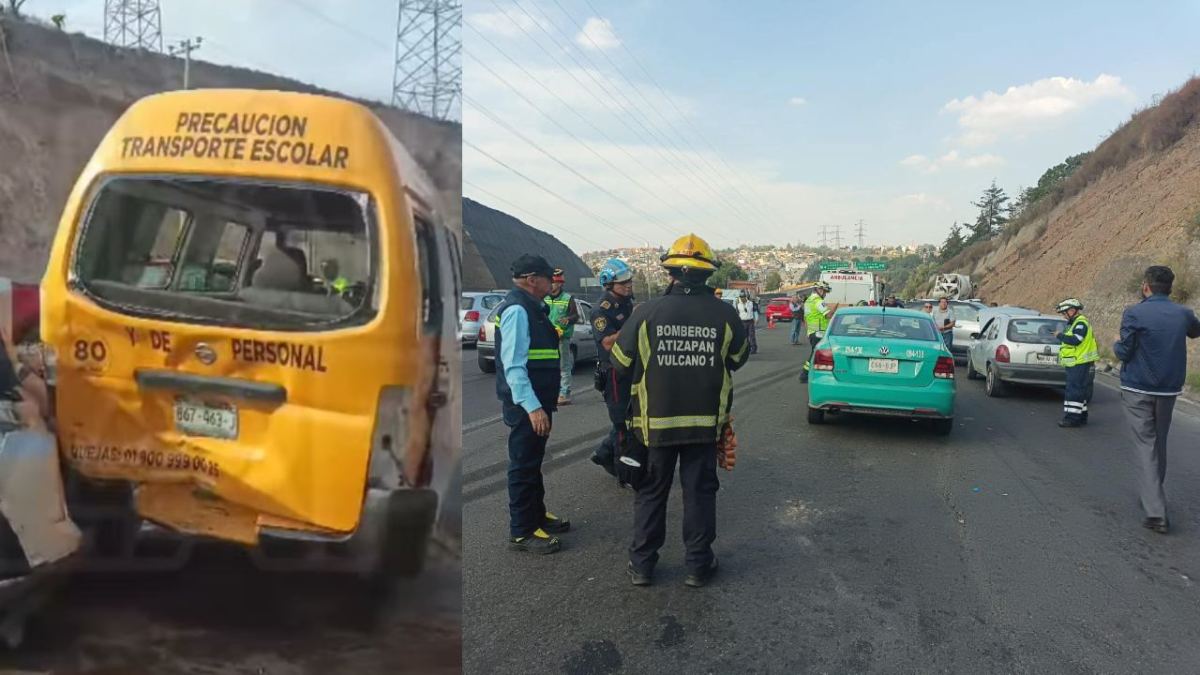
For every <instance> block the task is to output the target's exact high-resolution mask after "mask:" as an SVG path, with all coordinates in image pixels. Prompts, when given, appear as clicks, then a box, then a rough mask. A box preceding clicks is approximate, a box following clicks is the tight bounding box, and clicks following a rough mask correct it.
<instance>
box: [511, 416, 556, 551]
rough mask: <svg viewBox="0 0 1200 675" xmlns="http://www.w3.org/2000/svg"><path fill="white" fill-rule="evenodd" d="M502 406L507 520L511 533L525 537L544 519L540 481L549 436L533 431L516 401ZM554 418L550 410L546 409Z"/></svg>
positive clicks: (542, 485)
mask: <svg viewBox="0 0 1200 675" xmlns="http://www.w3.org/2000/svg"><path fill="white" fill-rule="evenodd" d="M501 405H502V406H504V411H503V412H504V423H505V424H506V425H508V429H509V431H508V522H509V533H510V534H511V535H512V536H513V537H528V536H529V535H531V534H533V531H534V530H536V529H538V528H539V527H541V526H542V525H543V523H544V522H545V520H546V486H545V485H544V484H543V483H542V459H544V458H545V456H546V441H548V440H549V439H550V437H549V436H538V435H537V434H536V433H534V431H533V424H532V423H530V421H529V414H528V413H526V412H525V409H524V408H522V407H521V406H519V405H508V404H507V403H502V404H501ZM546 415H547V416H549V417H551V418H552V419H553V416H554V415H553V413H551V412H550V411H546Z"/></svg>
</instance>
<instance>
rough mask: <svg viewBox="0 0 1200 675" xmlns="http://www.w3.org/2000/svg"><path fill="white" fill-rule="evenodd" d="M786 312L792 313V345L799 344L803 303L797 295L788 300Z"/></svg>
mask: <svg viewBox="0 0 1200 675" xmlns="http://www.w3.org/2000/svg"><path fill="white" fill-rule="evenodd" d="M788 311H789V312H791V313H792V344H793V345H798V344H800V330H801V329H802V328H803V327H804V302H803V301H801V300H800V294H799V293H797V294H795V295H793V296H792V297H790V298H788Z"/></svg>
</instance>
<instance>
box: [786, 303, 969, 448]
mask: <svg viewBox="0 0 1200 675" xmlns="http://www.w3.org/2000/svg"><path fill="white" fill-rule="evenodd" d="M954 390H955V387H954V357H953V356H952V355H951V354H950V350H949V349H947V348H946V344H945V343H944V342H943V341H942V338H941V336H940V335H939V334H938V332H937V330H936V329H935V328H934V325H933V320H932V319H931V318H930V316H929V315H928V314H925V313H924V312H918V311H913V310H907V309H895V308H884V307H848V308H844V309H839V310H838V311H837V313H835V314H834V315H833V320H832V321H831V322H830V324H829V330H828V331H826V333H825V337H824V338H823V339H822V340H821V342H820V343H818V344H817V346H816V351H815V352H814V354H813V360H812V370H811V372H810V373H809V380H808V421H809V423H810V424H821V423H822V422H824V421H825V415H826V414H827V413H853V414H861V415H876V416H886V417H907V418H911V419H927V420H930V421H931V423H932V424H933V427H934V430H935V431H937V432H938V433H939V434H948V433H950V431H951V430H952V429H953V428H954Z"/></svg>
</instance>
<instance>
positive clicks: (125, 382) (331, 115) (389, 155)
mask: <svg viewBox="0 0 1200 675" xmlns="http://www.w3.org/2000/svg"><path fill="white" fill-rule="evenodd" d="M214 147H216V148H217V149H215V150H214V149H213V148H214ZM106 191H107V192H106ZM290 195H294V196H295V198H291V197H290ZM281 196H282V198H281ZM105 200H108V201H107V202H106V201H105ZM138 200H141V201H138ZM155 200H161V201H163V203H164V204H166V203H168V201H169V208H170V209H175V210H177V211H178V212H179V213H180V214H181V215H179V216H178V224H175V221H170V222H171V227H175V228H177V229H175V230H171V232H172V233H175V234H177V236H178V241H179V243H178V244H173V246H174V248H171V246H162V245H161V242H162V241H163V240H164V236H165V235H163V232H165V231H166V229H164V228H165V226H163V227H159V226H158V225H156V223H157V222H158V221H157V220H154V221H153V222H150V226H152V227H159V229H158V230H154V231H152V233H151V234H152V235H153V236H152V238H153V239H154V244H153V245H154V248H155V250H156V251H157V250H158V249H161V250H164V251H167V253H166V254H163V255H166V256H167V257H166V258H163V259H154V258H152V257H147V258H146V259H145V260H139V261H136V262H137V264H138V265H140V267H131V265H132V264H133V263H128V262H126V261H117V263H120V264H122V265H124V267H122V268H121V274H123V275H124V276H120V275H118V274H116V273H109V272H104V271H101V272H97V271H96V270H97V269H102V268H104V266H105V265H109V266H112V265H114V264H117V263H113V262H112V261H110V260H101V262H100V263H93V261H92V259H91V258H90V257H89V256H92V257H96V256H100V255H102V253H101V254H97V253H95V251H96V250H100V251H102V252H103V251H104V250H105V249H104V246H105V244H104V242H103V241H101V242H100V243H99V244H96V245H95V246H93V244H92V243H90V242H91V240H90V239H88V237H93V236H96V237H99V236H101V234H103V235H104V236H108V237H109V238H113V237H119V236H133V235H129V234H128V233H126V232H124V231H121V230H120V228H121V227H128V228H135V227H142V226H143V225H146V222H149V221H147V219H146V218H144V217H141V216H142V215H143V214H144V213H145V212H146V207H145V204H152V205H157V204H156V203H155ZM434 203H435V198H434V196H433V192H432V189H431V188H430V187H429V185H428V182H427V179H426V178H425V177H424V176H423V175H422V174H421V173H420V171H419V170H418V169H417V168H416V164H415V162H413V161H412V159H411V158H410V157H408V156H407V153H405V152H404V150H403V148H402V147H400V146H399V144H398V143H397V142H396V141H395V139H394V138H393V137H392V136H391V134H390V132H388V130H387V129H386V128H385V127H384V126H383V125H382V123H381V122H379V120H378V119H377V118H376V117H375V116H374V115H373V114H372V113H371V112H370V111H368V110H367V109H366V108H363V107H361V106H359V105H357V104H354V103H351V102H348V101H344V100H339V99H332V98H326V97H320V96H311V95H303V94H292V93H282V92H257V91H233V90H205V91H192V92H172V93H167V94H160V95H156V96H151V97H148V98H146V99H143V100H142V101H139V102H138V103H136V104H134V105H133V106H132V107H131V108H130V109H129V110H128V111H127V112H126V113H125V115H124V116H122V118H121V119H120V120H119V121H118V122H117V123H116V125H115V126H114V127H113V129H112V130H111V131H110V132H109V134H108V135H107V136H106V137H105V139H104V140H103V142H102V143H101V144H100V146H99V148H98V149H97V150H96V153H95V155H94V156H93V158H92V160H91V161H90V162H89V163H88V165H87V166H86V168H85V169H84V171H83V173H82V175H81V176H80V178H79V180H78V182H77V184H76V186H75V188H74V190H73V191H72V193H71V195H70V198H69V200H68V202H67V205H66V208H65V210H64V212H63V216H62V220H61V222H60V226H59V231H58V235H57V237H56V239H55V241H54V245H53V249H52V252H51V258H50V262H49V265H48V268H47V272H46V276H45V278H44V281H43V286H42V293H43V296H42V301H43V302H42V317H41V321H42V324H41V325H42V334H43V337H44V340H45V341H46V342H47V343H49V344H50V345H51V346H52V347H53V348H54V349H55V351H56V353H57V358H58V366H57V377H58V383H57V384H58V386H57V417H58V435H59V441H60V445H61V452H62V456H63V457H64V459H65V462H66V463H67V464H68V465H69V467H70V468H71V469H72V470H73V471H75V472H77V473H78V474H80V475H82V476H84V477H85V478H88V479H94V480H115V481H125V482H128V483H131V484H132V485H133V486H134V489H135V496H136V499H135V503H136V505H137V506H136V507H137V510H138V513H139V514H140V515H141V516H142V517H143V518H146V519H148V520H151V521H153V522H156V523H160V524H163V525H166V526H168V527H171V528H174V529H176V530H178V531H181V532H186V533H191V534H197V535H203V536H209V537H216V538H220V539H226V540H230V541H236V542H241V543H246V544H254V543H255V541H256V540H257V539H258V537H259V536H260V535H262V534H263V532H265V531H268V530H280V529H282V530H292V531H296V532H307V533H310V534H313V535H315V536H320V537H327V538H328V539H329V540H331V541H336V540H339V539H344V538H346V537H347V536H349V535H350V534H352V533H354V532H355V530H356V529H357V528H358V527H359V525H360V522H361V521H362V519H363V510H364V504H365V503H366V501H367V500H366V487H367V485H368V483H369V482H371V480H372V476H371V475H370V474H371V473H373V472H376V471H379V472H386V470H387V469H389V468H391V467H388V466H387V462H380V461H379V455H380V452H381V448H380V441H381V434H379V433H377V428H378V420H379V419H380V418H381V417H385V418H387V419H389V420H392V422H391V423H390V424H391V426H392V427H394V428H400V429H401V430H402V432H403V433H404V436H402V437H392V436H388V438H387V445H388V448H387V449H386V451H385V452H386V454H388V455H390V457H388V458H387V459H390V460H391V462H392V464H394V465H395V467H399V468H395V469H393V470H392V473H393V474H396V478H395V479H394V480H390V481H387V482H388V483H390V486H389V489H392V490H410V491H418V490H424V489H427V486H428V482H429V481H428V474H429V468H428V462H429V459H428V458H429V457H430V451H431V440H430V439H431V436H432V434H431V433H430V430H431V428H432V426H433V419H432V417H433V415H434V414H436V412H437V410H436V407H431V406H430V405H429V402H430V400H431V399H437V398H438V396H440V395H441V394H440V393H439V392H436V391H435V388H436V386H437V384H438V380H439V378H438V377H437V373H438V366H439V362H444V361H445V360H446V358H447V357H448V356H450V354H447V353H444V350H443V349H442V346H441V344H442V342H443V341H442V340H441V339H440V337H438V336H436V335H432V336H431V334H430V332H429V331H428V330H427V329H425V328H424V326H423V323H422V322H423V318H424V317H423V315H422V310H423V308H422V307H421V306H420V303H414V302H413V298H414V297H418V298H419V297H421V293H422V289H423V288H424V286H425V284H426V282H425V281H424V279H425V278H426V277H425V276H423V274H422V264H423V263H422V261H421V260H420V256H419V250H418V248H419V242H418V239H419V234H420V232H421V231H422V229H421V228H422V227H424V228H425V229H444V227H445V226H444V224H443V223H442V221H441V219H440V217H439V215H438V212H437V211H436V210H435V209H434V207H433V204H434ZM304 204H311V206H309V207H308V208H307V209H304V208H301V206H303V205H304ZM331 205H332V206H331ZM134 207H137V208H139V209H141V211H138V212H137V213H136V214H135V215H137V217H136V218H135V217H132V216H130V215H129V213H130V209H131V208H134ZM334 207H336V208H334ZM106 213H110V214H117V215H110V216H106V215H105V214H106ZM173 213H174V211H171V212H169V213H168V215H169V216H171V217H172V218H173V217H174V215H173ZM346 214H355V215H356V216H357V215H361V223H362V225H361V228H362V229H361V231H360V230H355V229H354V227H359V225H358V221H354V222H351V220H350V219H349V218H348V216H347V215H346ZM118 216H120V218H118ZM106 217H107V218H108V220H107V221H106V220H104V219H105V218H106ZM156 217H157V216H156ZM121 218H124V220H121ZM161 221H162V222H164V223H165V222H168V218H167V216H162V217H161ZM225 221H228V222H227V223H226V222H225ZM126 222H128V223H129V224H128V225H126ZM234 226H236V227H234ZM93 228H94V229H95V232H94V233H89V230H91V229H93ZM205 228H208V229H207V230H206V229H205ZM212 228H223V229H219V230H213V229H212ZM305 228H308V229H305ZM339 228H340V229H339ZM230 232H233V233H234V235H237V236H240V237H242V239H240V240H232V239H230ZM297 232H299V233H300V234H299V235H297V234H296V233H297ZM96 233H100V234H96ZM210 235H211V236H210ZM316 235H321V236H322V237H325V239H329V240H331V241H342V240H346V241H348V242H349V243H346V244H344V248H343V249H330V250H336V251H339V252H340V253H341V254H343V259H342V262H343V266H344V267H347V266H348V267H349V268H350V269H351V270H352V273H353V274H357V275H359V276H358V277H356V279H357V281H358V282H359V283H358V287H357V291H358V295H356V296H352V295H350V294H345V295H339V293H341V289H342V286H341V285H340V283H339V284H334V283H332V282H333V281H334V279H333V277H334V276H338V274H337V272H336V267H335V268H334V270H335V271H334V272H332V273H329V274H327V276H326V278H325V279H321V278H319V277H320V275H321V274H322V273H327V272H328V270H326V268H325V261H322V262H321V265H320V267H319V268H318V266H317V265H316V264H315V263H316V261H315V259H314V257H315V255H314V254H315V252H316V251H318V249H317V248H316V246H317V244H313V243H312V241H313V240H318V239H321V237H318V236H316ZM325 235H328V236H325ZM204 237H209V238H211V239H213V240H214V242H213V244H212V245H211V246H210V247H209V249H208V251H209V253H210V255H209V257H208V258H207V260H206V261H205V262H204V264H206V265H208V267H207V268H206V269H201V267H202V266H201V265H192V267H194V268H197V269H199V273H198V274H194V275H193V277H192V279H191V280H188V279H186V278H185V277H187V275H188V273H189V264H191V263H194V262H195V261H194V260H191V259H189V258H188V256H191V255H192V252H193V251H194V250H198V249H199V248H200V247H201V244H200V243H197V242H200V241H202V239H203V238H204ZM289 237H292V238H294V240H293V239H288V238H289ZM218 238H219V239H220V243H219V247H218V244H217V243H216V239H218ZM228 241H234V244H229V243H227V242H228ZM237 241H240V242H241V243H240V244H239V243H237ZM447 241H452V242H453V243H454V246H457V245H458V234H457V232H451V233H450V234H449V235H448V236H447ZM268 242H273V243H268ZM168 243H170V242H168ZM303 246H309V247H310V248H308V249H306V250H307V252H308V255H309V258H308V259H305V258H304V255H303V254H304V253H305V249H303V248H301V247H303ZM272 247H274V249H272ZM110 248H111V247H110ZM295 250H300V251H301V254H302V255H301V256H300V258H299V259H298V260H299V262H297V258H296V257H295V256H294V255H293V252H294V251H295ZM213 251H216V252H215V253H213ZM346 251H349V253H346ZM280 253H286V254H288V255H280ZM454 253H455V254H456V253H457V249H455V250H454ZM155 255H158V253H155ZM446 255H447V257H448V258H449V257H451V256H449V252H447V254H446ZM288 257H291V258H292V262H290V263H289V262H288V260H287V258H288ZM278 261H282V265H283V267H282V268H281V269H283V272H284V276H285V277H286V276H288V275H291V274H293V272H295V274H301V273H302V274H301V275H300V276H296V277H295V279H296V281H295V287H294V288H293V287H291V286H286V287H285V288H284V289H283V290H280V289H279V288H278V287H275V286H271V285H269V284H266V283H261V284H260V283H259V281H260V280H261V279H264V278H267V277H268V276H271V277H278V276H279V272H278V270H272V265H276V266H278V265H279V264H281V263H279V262H278ZM347 261H348V262H349V263H350V264H349V265H346V263H347ZM336 262H337V260H336V259H335V263H336ZM310 263H311V264H310ZM293 264H294V266H295V271H293V269H292V268H290V267H289V265H293ZM442 264H444V265H450V264H453V263H452V262H451V261H450V260H449V259H448V260H447V261H446V262H444V263H442ZM127 269H132V270H133V272H132V273H130V274H125V271H126V270H127ZM268 270H272V271H270V272H268ZM191 271H195V270H191ZM105 274H109V275H110V276H104V275H105ZM347 276H349V275H347ZM214 279H216V280H217V281H214ZM352 280H353V279H352ZM340 281H341V280H339V282H340ZM325 282H328V283H325ZM288 283H289V284H290V283H292V280H291V278H290V277H289V278H288ZM189 284H190V285H189ZM300 284H302V285H303V289H302V290H301V286H300ZM197 289H199V290H197ZM424 291H425V292H430V289H428V288H424ZM440 293H441V295H444V296H449V297H450V298H454V297H457V288H453V289H445V288H442V289H440ZM260 316H261V317H262V322H261V323H256V321H257V319H256V317H260ZM293 316H294V317H296V318H295V319H294V320H293V319H292V318H291V317H293ZM453 337H454V336H453V335H451V336H450V339H451V340H453ZM398 391H399V392H404V394H403V395H402V396H399V395H397V394H396V393H395V392H398ZM388 392H392V393H388ZM400 403H402V404H403V405H404V406H405V409H404V410H403V411H391V410H388V411H386V414H381V405H387V406H392V405H397V404H400ZM397 415H400V416H403V417H405V419H404V423H403V424H397V423H396V422H395V418H396V417H397ZM452 454H453V453H452Z"/></svg>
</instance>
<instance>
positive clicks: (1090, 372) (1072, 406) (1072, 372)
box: [1063, 363, 1096, 420]
mask: <svg viewBox="0 0 1200 675" xmlns="http://www.w3.org/2000/svg"><path fill="white" fill-rule="evenodd" d="M1095 385H1096V364H1094V363H1083V364H1080V365H1078V366H1071V367H1069V368H1067V391H1066V392H1065V393H1064V395H1063V417H1064V418H1065V419H1069V420H1073V419H1080V420H1087V416H1088V402H1089V401H1091V400H1092V390H1093V389H1094V388H1095Z"/></svg>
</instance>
